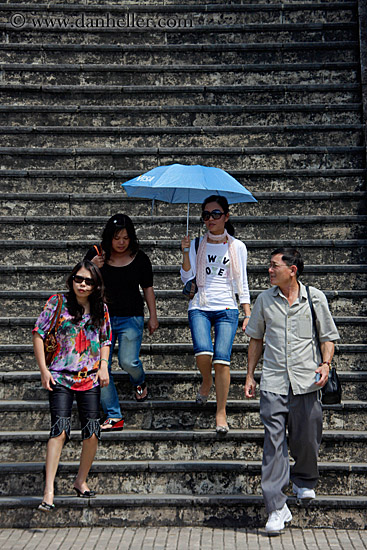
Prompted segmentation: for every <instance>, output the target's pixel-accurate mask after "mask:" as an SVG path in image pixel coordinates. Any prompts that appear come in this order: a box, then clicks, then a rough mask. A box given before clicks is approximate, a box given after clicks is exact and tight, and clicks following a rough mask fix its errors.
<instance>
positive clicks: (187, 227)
mask: <svg viewBox="0 0 367 550" xmlns="http://www.w3.org/2000/svg"><path fill="white" fill-rule="evenodd" d="M189 215H190V203H189V202H188V203H187V219H186V235H187V236H188V235H189Z"/></svg>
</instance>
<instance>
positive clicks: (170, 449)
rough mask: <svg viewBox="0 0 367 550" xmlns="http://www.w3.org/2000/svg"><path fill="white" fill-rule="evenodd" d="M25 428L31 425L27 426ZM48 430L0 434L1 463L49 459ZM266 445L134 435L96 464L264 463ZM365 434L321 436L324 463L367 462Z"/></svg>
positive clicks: (233, 435)
mask: <svg viewBox="0 0 367 550" xmlns="http://www.w3.org/2000/svg"><path fill="white" fill-rule="evenodd" d="M23 425H27V426H28V424H23ZM48 438H49V426H47V427H46V428H45V431H27V430H24V429H23V427H22V428H21V429H20V430H19V431H16V429H13V431H11V430H8V431H1V432H0V448H1V457H2V459H1V460H2V462H17V461H22V462H25V461H29V459H30V458H31V459H32V460H38V459H39V458H41V457H42V458H43V457H45V455H46V445H47V441H48ZM80 443H81V436H80V430H79V431H75V432H73V431H72V432H71V440H70V442H69V443H68V444H67V445H65V446H64V448H63V451H62V455H61V458H62V460H63V461H65V460H72V461H76V460H79V457H80ZM263 444H264V430H263V429H256V430H233V429H232V430H230V431H229V433H228V434H227V435H226V436H225V437H220V436H218V435H217V434H216V433H215V431H214V426H212V427H211V429H210V430H203V429H199V430H195V431H193V430H190V429H189V428H187V429H185V430H182V431H176V430H156V429H153V430H131V429H125V430H124V431H122V432H115V433H110V434H102V441H101V444H100V445H99V447H98V450H97V454H96V460H97V461H98V460H113V461H116V459H117V460H118V462H119V463H120V464H123V463H124V461H125V460H134V461H135V460H137V461H141V460H142V461H143V460H149V461H153V460H154V461H155V460H167V457H168V456H169V457H170V460H179V461H183V460H185V461H187V460H216V461H222V460H242V461H246V462H248V461H252V460H256V461H260V460H261V458H262V450H263ZM366 449H367V433H366V431H356V430H354V431H344V430H341V429H340V428H335V429H333V430H325V431H324V432H323V436H322V441H321V448H320V462H336V463H338V462H343V463H344V464H350V463H356V462H358V463H361V464H364V463H365V461H366Z"/></svg>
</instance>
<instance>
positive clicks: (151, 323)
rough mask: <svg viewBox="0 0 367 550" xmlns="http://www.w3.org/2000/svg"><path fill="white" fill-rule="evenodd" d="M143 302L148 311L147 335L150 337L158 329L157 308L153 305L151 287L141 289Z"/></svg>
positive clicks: (153, 297) (153, 299) (153, 295)
mask: <svg viewBox="0 0 367 550" xmlns="http://www.w3.org/2000/svg"><path fill="white" fill-rule="evenodd" d="M143 292H144V297H145V301H146V303H147V306H148V309H149V315H150V317H149V320H148V330H149V334H150V335H152V334H153V332H155V331H156V330H157V328H158V327H159V323H158V318H157V307H156V303H155V294H154V289H153V287H152V286H148V287H147V288H143Z"/></svg>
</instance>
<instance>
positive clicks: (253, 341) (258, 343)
mask: <svg viewBox="0 0 367 550" xmlns="http://www.w3.org/2000/svg"><path fill="white" fill-rule="evenodd" d="M262 352H263V340H262V338H260V339H258V338H250V343H249V346H248V360H247V361H248V365H247V375H246V382H245V396H246V397H248V398H250V399H251V398H253V397H255V388H256V382H255V378H254V372H255V369H256V365H257V364H258V362H259V359H260V357H261V355H262Z"/></svg>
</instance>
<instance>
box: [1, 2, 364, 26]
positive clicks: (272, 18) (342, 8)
mask: <svg viewBox="0 0 367 550" xmlns="http://www.w3.org/2000/svg"><path fill="white" fill-rule="evenodd" d="M190 4H191V5H190ZM200 4H201V2H195V3H192V2H188V3H187V4H186V3H184V2H182V3H181V4H180V3H176V2H175V3H174V4H172V5H162V4H160V3H159V2H155V3H154V5H149V4H144V3H139V4H138V3H136V4H132V5H131V6H129V8H130V9H129V8H128V9H127V7H126V6H120V5H118V4H117V3H116V4H115V5H113V6H110V8H112V9H111V12H112V13H106V6H103V5H98V4H90V5H83V4H81V3H80V2H79V3H78V4H77V5H76V6H68V5H60V4H58V3H54V4H53V5H51V6H50V7H49V9H48V10H47V15H45V13H44V11H43V10H42V9H41V8H40V7H38V6H37V5H34V3H29V2H28V3H26V4H25V5H24V4H23V3H22V15H23V20H20V19H19V20H18V19H17V18H15V19H14V21H13V19H12V18H11V17H10V19H8V24H7V25H6V27H5V28H7V29H11V28H12V27H13V28H15V29H22V28H33V29H34V31H37V29H38V28H40V29H43V30H45V29H47V28H51V29H52V28H56V29H57V28H58V27H60V29H61V30H64V29H69V30H70V29H74V32H78V31H79V32H80V31H81V30H83V29H84V30H85V28H87V29H88V28H92V27H93V28H95V29H99V28H102V29H103V30H106V29H108V30H111V29H114V30H116V29H120V30H121V31H126V30H128V31H130V32H131V30H132V29H135V28H137V29H138V30H139V29H140V30H141V29H145V30H146V29H152V28H156V29H157V30H158V29H159V30H166V29H167V30H173V29H175V30H178V29H181V28H183V29H186V30H187V29H188V28H191V30H196V29H197V28H198V27H199V28H202V27H203V26H204V25H205V26H206V25H211V26H217V27H220V26H221V25H223V26H224V25H225V26H234V27H236V26H237V25H240V24H243V25H246V24H253V25H254V24H255V25H256V24H257V25H256V26H259V23H260V22H261V23H263V24H264V26H268V25H269V24H273V25H274V24H275V25H276V26H277V27H278V26H279V24H280V23H282V24H283V25H284V26H286V25H287V24H294V23H304V24H307V25H305V27H306V28H308V27H310V28H313V27H312V25H311V23H316V22H317V23H320V24H321V23H327V22H331V23H336V22H339V23H341V24H345V23H347V22H356V12H357V5H356V2H348V3H344V2H343V3H341V4H340V3H338V2H335V3H333V4H329V5H328V6H327V7H325V3H321V2H310V3H308V4H306V5H305V4H304V3H302V2H297V3H294V4H293V5H291V7H289V5H287V4H282V5H277V3H276V2H274V3H272V4H270V5H267V4H265V3H257V4H256V5H253V4H252V3H249V4H246V5H242V4H240V3H239V2H234V3H232V4H226V3H225V2H221V3H217V2H215V3H210V4H209V5H207V6H205V8H206V9H205V8H203V6H202V5H200ZM11 7H12V6H7V5H6V4H5V5H3V6H2V7H1V11H2V12H3V16H5V17H4V19H5V21H6V20H7V19H6V15H8V14H9V13H10V15H12V10H11ZM60 18H61V19H62V21H60ZM21 23H22V24H21ZM92 23H94V24H92ZM184 23H185V24H184Z"/></svg>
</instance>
